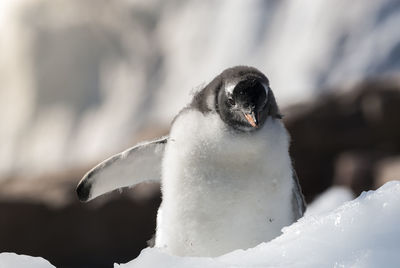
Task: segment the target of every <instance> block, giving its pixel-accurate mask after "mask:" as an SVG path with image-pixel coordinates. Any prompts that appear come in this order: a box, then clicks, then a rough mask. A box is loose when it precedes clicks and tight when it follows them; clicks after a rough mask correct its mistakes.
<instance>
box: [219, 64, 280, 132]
mask: <svg viewBox="0 0 400 268" xmlns="http://www.w3.org/2000/svg"><path fill="white" fill-rule="evenodd" d="M219 82H220V83H219V88H218V90H217V100H216V102H215V105H216V111H217V112H218V113H219V114H220V117H221V119H222V120H223V121H224V122H225V123H227V124H228V125H229V126H231V127H233V128H234V129H236V130H241V131H255V130H257V129H260V128H261V127H262V126H263V125H264V123H265V121H266V119H267V118H268V117H269V116H271V117H272V118H281V115H280V114H279V111H278V107H277V104H276V101H275V98H274V95H273V93H272V90H271V89H270V87H269V81H268V79H267V77H266V76H265V75H264V74H263V73H261V72H260V71H258V70H257V69H255V68H253V67H246V66H238V67H233V68H230V69H227V70H225V71H224V72H222V73H221V75H220V81H219Z"/></svg>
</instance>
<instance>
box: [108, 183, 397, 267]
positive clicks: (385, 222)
mask: <svg viewBox="0 0 400 268" xmlns="http://www.w3.org/2000/svg"><path fill="white" fill-rule="evenodd" d="M398 226H400V182H399V181H392V182H388V183H386V184H385V185H384V186H382V187H381V188H379V189H378V190H376V191H369V192H364V193H362V194H361V195H360V196H359V197H358V198H357V199H355V200H353V201H350V202H346V203H344V204H343V205H341V206H340V207H338V208H336V209H334V210H331V211H329V212H319V213H317V212H316V213H314V214H309V215H306V216H305V217H303V218H302V219H300V220H299V221H298V222H297V223H294V224H292V225H291V226H289V227H286V228H284V229H283V234H282V235H281V236H280V237H278V238H276V239H274V240H272V241H270V242H268V243H262V244H260V245H258V246H257V247H255V248H252V249H248V250H236V251H234V252H231V253H228V254H226V255H223V256H220V257H217V258H199V257H177V256H169V255H167V254H165V253H163V251H162V249H155V248H147V249H144V250H143V251H142V253H141V254H140V256H139V257H138V258H136V259H135V260H133V261H131V262H129V263H127V264H122V265H118V264H115V266H114V267H122V268H132V267H176V268H179V267H204V268H206V267H399V265H400V254H398V253H399V252H400V243H399V241H400V228H399V227H398Z"/></svg>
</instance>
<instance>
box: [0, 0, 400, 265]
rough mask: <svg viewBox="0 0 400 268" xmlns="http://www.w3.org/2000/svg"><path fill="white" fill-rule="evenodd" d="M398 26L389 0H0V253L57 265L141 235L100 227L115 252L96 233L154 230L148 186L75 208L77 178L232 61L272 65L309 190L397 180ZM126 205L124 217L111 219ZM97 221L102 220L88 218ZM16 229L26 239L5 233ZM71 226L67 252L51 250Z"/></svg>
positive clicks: (129, 249) (123, 255) (395, 5)
mask: <svg viewBox="0 0 400 268" xmlns="http://www.w3.org/2000/svg"><path fill="white" fill-rule="evenodd" d="M399 27H400V2H399V1H397V0H380V1H368V2H365V1H361V0H356V1H351V2H349V1H345V0H338V1H329V0H321V1H312V0H307V1H294V0H285V1H279V0H269V1H261V0H251V1H250V0H247V1H245V0H241V1H239V0H231V1H227V0H225V1H201V0H197V1H178V0H175V1H168V2H167V1H161V0H151V1H149V0H148V1H144V0H118V1H106V0H85V1H82V0H34V1H32V0H2V1H0V107H1V111H2V112H1V113H0V123H1V125H2V126H1V127H0V200H2V202H1V203H0V212H1V218H0V226H5V227H4V228H2V229H3V230H6V231H4V232H0V251H14V252H18V253H25V254H31V255H35V254H36V255H41V256H45V257H46V258H47V259H49V260H51V261H52V263H54V264H57V265H56V266H57V267H67V266H68V265H69V266H70V267H78V263H83V264H85V265H83V264H82V265H83V266H84V267H89V266H90V265H96V267H101V265H104V267H107V264H109V260H110V259H112V260H114V261H116V258H117V257H113V256H115V255H118V258H119V260H122V261H127V260H129V259H130V258H132V257H134V256H135V255H137V254H138V250H139V249H140V247H144V245H145V243H144V241H145V239H146V236H147V233H144V234H143V238H142V240H143V241H142V240H140V242H138V246H137V247H138V248H135V249H134V247H133V246H132V245H130V244H129V239H131V240H134V239H136V238H137V236H132V237H124V238H127V240H126V241H125V242H123V241H121V239H122V238H121V237H123V234H122V233H121V236H119V237H118V236H117V237H113V239H115V240H112V241H119V243H120V245H121V247H124V249H121V248H116V249H115V250H114V251H112V250H109V249H107V243H110V241H111V240H106V241H104V240H101V236H102V235H104V236H105V235H106V234H105V233H110V232H111V231H110V230H111V229H112V230H114V229H120V230H121V232H122V231H123V230H128V231H129V230H130V229H135V228H136V227H134V226H132V225H131V226H130V225H129V224H138V223H137V222H138V221H139V220H143V226H147V227H146V228H147V230H148V231H147V232H148V233H151V230H152V228H154V227H153V225H154V215H153V214H154V211H155V209H156V208H157V205H158V202H159V199H158V196H157V195H155V196H153V197H151V198H150V199H148V200H147V201H141V202H139V203H138V204H137V203H135V204H134V205H132V202H133V201H132V199H123V198H124V197H118V196H117V197H115V198H117V199H116V200H114V201H113V202H114V203H112V202H111V201H110V202H108V201H107V204H103V205H104V206H107V205H108V207H106V208H103V209H99V207H95V208H92V210H89V211H86V210H85V209H86V207H87V206H90V205H81V204H78V203H77V202H76V200H75V196H74V193H73V190H74V187H75V185H76V182H77V181H78V180H79V178H80V177H81V176H82V175H83V173H84V172H85V171H86V170H88V169H89V168H90V167H91V166H92V165H93V164H95V163H96V162H98V161H99V160H102V159H104V158H106V157H108V156H109V155H111V154H113V153H116V152H119V151H121V150H122V149H125V148H127V147H128V146H131V145H134V144H135V143H136V142H137V141H139V140H143V139H148V138H152V137H156V136H160V135H162V134H166V133H168V129H169V124H170V122H171V120H172V118H173V116H174V115H175V114H176V113H177V112H178V111H179V110H180V109H181V108H182V107H183V106H184V105H185V104H186V103H187V102H188V101H189V100H190V98H191V96H192V94H193V92H194V91H195V90H197V89H199V88H200V87H201V86H202V85H205V83H207V82H209V81H210V80H211V79H212V78H213V77H215V76H216V75H217V74H219V73H220V72H221V71H222V70H224V69H225V68H227V67H231V66H233V65H252V66H255V67H257V68H259V69H260V70H261V71H263V72H264V73H265V74H266V75H267V76H268V77H269V79H270V81H271V86H272V89H273V90H274V93H275V95H276V97H277V101H278V103H279V105H280V107H283V108H284V109H283V110H284V111H286V112H285V114H286V115H287V116H286V118H285V120H286V123H287V125H288V128H289V131H290V133H291V135H292V140H293V147H292V154H293V157H294V161H295V164H296V168H297V170H298V174H299V177H300V180H301V182H302V185H303V188H304V191H305V194H306V197H307V200H308V201H310V200H312V199H313V198H314V197H315V196H316V195H317V194H319V193H321V192H322V191H323V190H326V189H327V188H328V187H329V186H331V185H332V184H340V185H346V186H350V187H351V188H352V190H353V191H354V193H355V194H359V193H360V192H361V191H362V190H366V189H369V188H376V187H377V186H379V185H382V183H383V182H385V181H386V180H388V179H396V178H397V179H400V176H398V175H397V174H400V168H399V167H400V158H399V157H398V156H399V155H400V119H399V115H400V96H399V94H400V31H399ZM393 174H395V175H393ZM396 176H397V177H396ZM360 178H362V179H360ZM360 180H361V181H360ZM27 196H28V197H29V198H28V200H27V199H26V197H27ZM66 200H67V201H66ZM127 200H129V201H127ZM149 200H150V201H149ZM35 202H36V203H35ZM99 202H100V201H99ZM103 202H105V201H103ZM135 202H138V201H137V200H135ZM146 202H147V203H146ZM31 203H33V204H35V205H36V204H38V207H34V209H36V210H37V211H40V213H42V212H43V211H44V212H43V213H44V214H45V216H43V214H40V213H39V212H38V213H36V214H35V213H33V212H32V208H31V206H33V205H31ZM111 203H112V204H114V205H111ZM121 204H122V205H121ZM85 206H86V207H85ZM92 206H95V205H92ZM98 206H100V205H98ZM114 206H115V208H114ZM131 206H136V207H135V208H136V209H137V211H138V212H135V213H138V214H135V213H133V212H131V211H133V209H132V207H131ZM21 207H23V209H21ZM48 207H51V209H49V208H48ZM54 207H57V209H58V210H55V208H54ZM121 207H123V209H122V208H121ZM107 209H108V210H107ZM150 209H151V211H152V212H143V211H147V210H150ZM95 210H96V212H93V211H95ZM100 210H101V212H100ZM21 211H23V212H21ZM71 211H73V212H71ZM77 211H78V212H77ZM104 211H108V212H104ZM66 212H70V213H71V215H69V214H68V213H67V214H66ZM73 213H76V214H73ZM90 213H92V214H93V215H97V216H93V215H92V214H90ZM95 213H100V214H101V213H103V214H101V215H102V216H98V215H100V214H95ZM118 213H120V214H118ZM126 213H130V214H131V215H133V218H132V219H131V221H127V222H126V225H124V226H125V227H126V229H124V228H122V227H117V228H116V227H115V224H119V222H120V221H123V220H125V219H126V218H120V219H118V217H123V216H124V215H125V214H126ZM143 213H144V214H145V215H147V216H143ZM146 213H147V214H146ZM152 213H153V214H152ZM88 214H90V215H92V216H90V215H89V216H88ZM60 215H64V217H63V216H60ZM65 215H69V216H65ZM118 215H119V216H118ZM135 215H136V216H135ZM137 215H139V216H137ZM90 217H92V218H90ZM96 217H99V218H96ZM101 217H104V219H109V220H110V217H111V219H112V220H114V221H112V222H106V223H104V224H105V226H103V227H97V229H96V228H95V229H96V230H93V225H96V226H98V225H100V224H103V223H102V220H99V219H103V218H101ZM55 218H57V220H55ZM43 219H45V220H46V221H47V222H48V225H46V226H43V223H42V222H41V220H43ZM33 220H34V221H35V223H37V225H35V224H34V225H33V226H32V225H31V226H29V227H27V226H28V225H24V224H22V222H27V221H28V222H29V221H33ZM15 222H19V223H20V224H21V225H15ZM149 222H150V223H149ZM62 224H64V225H66V226H75V227H74V228H75V229H73V228H72V227H71V228H72V229H71V230H70V229H68V230H69V231H66V229H65V228H67V227H65V228H62V229H63V230H64V235H65V237H63V238H59V239H60V240H59V241H58V242H54V241H52V239H51V237H53V238H54V235H55V236H56V237H57V235H59V233H57V232H56V233H51V234H49V233H48V232H46V231H47V230H49V228H55V227H58V228H60V226H61V225H62ZM85 224H86V225H85ZM139 225H140V224H139ZM29 228H31V229H29ZM85 228H86V229H85ZM102 228H103V229H102ZM137 228H138V229H139V230H136V231H137V232H138V233H143V232H141V230H140V228H143V227H137ZM88 229H90V230H88ZM12 230H13V231H12ZM21 230H25V232H26V233H27V235H28V236H33V234H32V233H35V232H36V233H37V236H33V237H30V238H29V239H27V240H23V238H21V239H22V240H18V239H16V235H17V234H20V235H21V232H22V231H21ZM29 230H31V231H29ZM96 231H97V232H96ZM79 232H83V233H85V235H86V236H85V235H83V234H81V233H79ZM88 233H90V234H88ZM109 236H111V235H109ZM43 237H48V238H47V239H48V240H46V241H44V240H43ZM72 237H74V239H78V238H76V237H79V239H81V240H79V241H76V242H75V243H76V244H71V245H73V246H71V247H72V248H74V247H75V248H76V252H75V253H74V252H73V250H72V251H70V252H69V255H68V254H67V253H66V252H63V253H62V254H61V253H59V252H58V251H57V250H56V249H55V245H57V246H60V245H61V244H63V242H61V241H64V240H67V239H68V238H72ZM93 237H97V238H96V239H97V240H96V239H94V238H93ZM148 238H150V237H148ZM63 239H64V240H63ZM110 239H111V238H110ZM88 241H89V242H88ZM65 243H66V244H68V243H69V242H68V243H67V242H65ZM71 243H72V242H71ZM111 243H113V242H111ZM115 243H116V242H115ZM77 244H79V245H81V246H82V245H84V246H83V247H84V249H83V250H81V249H80V248H79V247H78V245H77ZM68 245H69V244H68ZM95 245H104V249H103V251H101V252H102V253H99V251H97V252H94V251H93V247H95ZM91 250H92V251H91ZM74 254H76V255H74ZM79 254H81V255H79ZM107 254H108V255H107ZM112 254H114V255H112ZM78 255H79V256H78ZM107 258H108V259H107ZM107 261H108V262H107ZM63 265H64V266H63ZM65 265H67V266H65Z"/></svg>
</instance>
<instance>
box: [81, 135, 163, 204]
mask: <svg viewBox="0 0 400 268" xmlns="http://www.w3.org/2000/svg"><path fill="white" fill-rule="evenodd" d="M167 141H168V137H162V138H159V139H157V140H153V141H149V142H145V143H141V144H138V145H136V146H134V147H132V148H129V149H127V150H125V151H123V152H121V153H119V154H116V155H114V156H111V157H110V158H108V159H106V160H104V161H103V162H101V163H100V164H98V165H97V166H95V167H94V168H92V169H91V170H90V171H89V172H87V173H86V174H85V175H84V176H83V178H82V180H81V181H80V182H79V184H78V187H77V188H76V192H77V194H78V198H79V200H80V201H84V202H86V201H89V200H92V199H94V198H95V197H98V196H100V195H102V194H105V193H107V192H110V191H113V190H116V189H119V188H122V187H127V186H132V185H136V184H138V183H141V182H144V181H159V180H160V178H161V162H162V157H163V154H164V149H165V145H166V144H167Z"/></svg>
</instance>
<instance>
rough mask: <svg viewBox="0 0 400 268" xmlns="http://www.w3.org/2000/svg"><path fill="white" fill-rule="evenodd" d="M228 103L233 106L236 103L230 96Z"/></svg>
mask: <svg viewBox="0 0 400 268" xmlns="http://www.w3.org/2000/svg"><path fill="white" fill-rule="evenodd" d="M228 103H229V104H230V105H232V106H233V105H235V100H234V99H233V98H228Z"/></svg>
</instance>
